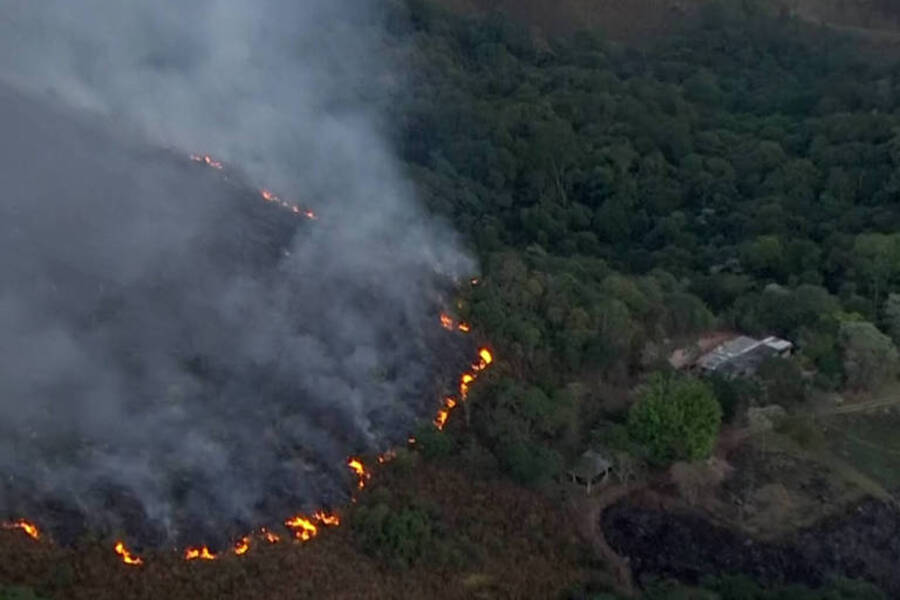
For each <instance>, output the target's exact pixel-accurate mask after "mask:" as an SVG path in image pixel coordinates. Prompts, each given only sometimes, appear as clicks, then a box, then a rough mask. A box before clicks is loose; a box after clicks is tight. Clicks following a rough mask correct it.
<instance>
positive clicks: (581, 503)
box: [570, 484, 643, 597]
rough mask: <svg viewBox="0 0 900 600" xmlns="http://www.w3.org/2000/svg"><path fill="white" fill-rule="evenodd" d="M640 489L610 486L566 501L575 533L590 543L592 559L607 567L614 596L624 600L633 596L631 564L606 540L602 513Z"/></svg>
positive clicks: (619, 485) (637, 486) (633, 486)
mask: <svg viewBox="0 0 900 600" xmlns="http://www.w3.org/2000/svg"><path fill="white" fill-rule="evenodd" d="M641 487H643V486H642V485H639V484H627V485H623V484H618V485H611V486H610V487H608V488H606V489H604V490H603V491H601V492H600V493H599V494H597V495H595V496H575V497H573V498H572V499H571V501H570V502H571V508H572V515H573V518H574V519H575V521H576V523H577V529H578V531H579V532H580V533H581V535H582V537H583V538H584V540H585V541H586V542H587V543H589V544H590V546H591V549H592V550H593V553H594V556H595V557H596V558H598V559H599V560H601V561H603V562H604V563H606V564H607V565H609V568H610V572H611V573H612V575H613V577H614V578H615V585H616V587H617V591H618V593H619V594H622V595H623V596H626V597H631V596H633V595H634V582H633V581H632V579H631V563H630V561H629V560H628V559H627V558H623V557H622V556H620V555H619V554H618V553H616V551H615V550H613V549H612V546H610V545H609V543H608V542H607V541H606V536H605V535H604V533H603V525H602V521H603V511H605V510H606V509H607V508H608V507H610V506H612V505H613V504H615V503H616V502H618V501H619V500H621V499H622V498H624V497H625V496H627V495H629V494H631V493H633V492H635V491H637V490H638V489H640V488H641Z"/></svg>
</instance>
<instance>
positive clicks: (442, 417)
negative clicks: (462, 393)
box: [434, 396, 456, 431]
mask: <svg viewBox="0 0 900 600" xmlns="http://www.w3.org/2000/svg"><path fill="white" fill-rule="evenodd" d="M454 408H456V399H455V398H453V397H452V396H448V397H447V398H444V408H442V409H440V410H439V411H438V413H437V416H436V417H435V418H434V426H435V427H437V428H438V430H439V431H443V429H444V425H446V424H447V419H449V418H450V411H451V410H453V409H454Z"/></svg>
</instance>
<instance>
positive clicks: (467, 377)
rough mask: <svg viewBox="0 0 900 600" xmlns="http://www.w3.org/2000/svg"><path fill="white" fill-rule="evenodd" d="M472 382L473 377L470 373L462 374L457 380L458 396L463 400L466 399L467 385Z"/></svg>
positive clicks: (467, 394) (467, 393)
mask: <svg viewBox="0 0 900 600" xmlns="http://www.w3.org/2000/svg"><path fill="white" fill-rule="evenodd" d="M473 381H475V376H474V375H472V374H471V373H463V376H462V377H460V378H459V395H460V396H461V397H462V399H463V400H465V399H466V398H468V396H469V384H470V383H472V382H473Z"/></svg>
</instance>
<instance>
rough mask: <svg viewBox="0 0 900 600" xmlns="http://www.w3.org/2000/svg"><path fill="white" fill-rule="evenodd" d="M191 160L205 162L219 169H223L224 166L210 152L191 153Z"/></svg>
mask: <svg viewBox="0 0 900 600" xmlns="http://www.w3.org/2000/svg"><path fill="white" fill-rule="evenodd" d="M191 160H192V161H194V162H198V163H203V164H205V165H206V166H208V167H212V168H213V169H216V170H218V171H221V170H222V169H223V168H224V167H223V166H222V163H220V162H219V161H217V160H214V159H213V157H212V156H210V155H209V154H191Z"/></svg>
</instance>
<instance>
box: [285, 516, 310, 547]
mask: <svg viewBox="0 0 900 600" xmlns="http://www.w3.org/2000/svg"><path fill="white" fill-rule="evenodd" d="M284 525H285V527H287V528H288V529H293V530H294V535H295V536H296V537H297V539H298V540H301V541H303V542H306V541H308V540H311V539H312V538H314V537H316V535H318V534H319V528H318V527H316V526H315V525H313V523H312V521H310V520H309V519H307V518H306V517H303V516H301V515H297V516H296V517H294V518H292V519H288V520H287V521H285V522H284Z"/></svg>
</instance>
